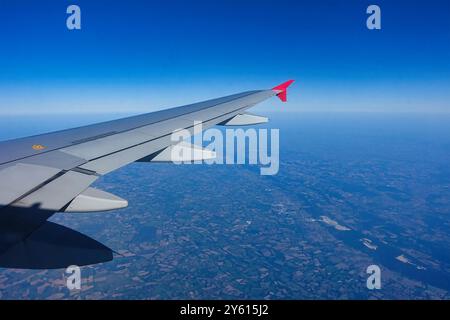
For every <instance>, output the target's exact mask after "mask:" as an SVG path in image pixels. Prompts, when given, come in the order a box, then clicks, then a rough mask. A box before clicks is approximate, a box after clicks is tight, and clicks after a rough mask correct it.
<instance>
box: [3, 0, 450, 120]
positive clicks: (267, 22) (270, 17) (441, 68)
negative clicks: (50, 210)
mask: <svg viewBox="0 0 450 320" xmlns="http://www.w3.org/2000/svg"><path fill="white" fill-rule="evenodd" d="M70 4H77V5H79V6H80V8H81V12H82V29H81V30H76V31H69V30H68V29H67V28H66V22H65V21H66V18H67V16H68V15H67V14H66V8H67V6H68V5H70ZM370 4H378V5H379V6H380V7H381V10H382V30H377V31H370V30H368V29H367V28H366V19H367V14H366V13H365V11H366V8H367V6H368V5H370ZM0 34H1V43H0V49H1V50H0V113H1V114H33V113H86V112H93V113H105V112H114V113H117V112H120V113H137V112H147V111H152V110H157V109H161V108H165V107H170V106H176V105H180V104H186V103H190V102H195V101H199V100H204V99H207V98H213V97H216V96H221V95H226V94H231V93H235V92H239V91H244V90H249V89H263V88H270V87H272V86H274V85H276V84H278V83H280V82H283V81H285V80H287V79H290V78H293V79H295V80H297V82H296V83H295V87H293V88H292V90H291V92H290V103H289V104H286V105H283V106H282V107H280V105H279V104H278V102H276V101H271V102H269V103H266V104H264V105H263V106H262V107H261V108H260V109H262V110H266V111H269V110H270V111H274V110H277V111H279V110H284V111H286V110H287V111H314V110H317V111H363V112H364V111H400V112H405V111H406V112H418V111H419V112H450V102H449V101H450V90H449V88H450V2H448V1H445V0H442V1H437V0H428V1H399V0H397V1H392V0H391V1H356V0H348V1H337V0H336V1H298V0H292V1H286V0H276V1H275V0H274V1H271V0H258V1H256V0H247V1H245V0H241V1H237V0H228V1H225V0H215V1H205V0H203V1H199V0H191V1H188V0H184V1H179V0H175V1H136V0H129V1H99V0H96V1H93V0H88V1H85V0H71V1H64V0H54V1H48V0H39V1H31V0H28V1H26V0H2V1H1V3H0Z"/></svg>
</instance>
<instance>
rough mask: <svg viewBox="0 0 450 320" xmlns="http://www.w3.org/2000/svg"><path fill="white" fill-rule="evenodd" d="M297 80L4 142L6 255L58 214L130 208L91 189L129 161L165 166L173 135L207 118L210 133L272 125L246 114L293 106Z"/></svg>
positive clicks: (0, 248)
mask: <svg viewBox="0 0 450 320" xmlns="http://www.w3.org/2000/svg"><path fill="white" fill-rule="evenodd" d="M292 82H293V81H292V80H290V81H287V82H285V83H283V84H281V85H279V86H276V87H274V88H272V89H270V90H257V91H248V92H242V93H238V94H234V95H230V96H226V97H222V98H218V99H213V100H208V101H204V102H200V103H195V104H190V105H186V106H181V107H176V108H172V109H167V110H163V111H157V112H152V113H147V114H143V115H138V116H132V117H128V118H124V119H119V120H113V121H108V122H103V123H99V124H94V125H88V126H84V127H79V128H74V129H68V130H63V131H57V132H52V133H47V134H42V135H37V136H32V137H26V138H21V139H15V140H9V141H4V142H0V150H1V151H0V255H2V254H4V255H7V252H8V250H10V248H12V247H17V245H18V244H19V245H23V243H24V241H27V240H29V239H32V238H33V236H34V234H35V233H36V232H37V231H39V229H42V226H43V225H44V224H45V223H46V221H47V219H48V218H49V217H50V216H52V215H53V214H54V213H56V212H90V211H105V210H112V209H117V208H122V207H125V206H127V201H126V200H124V199H121V198H119V197H117V196H114V195H112V194H109V193H107V192H104V191H101V190H96V189H93V188H90V187H89V186H90V185H91V184H92V183H93V182H94V181H95V180H97V179H98V178H99V177H100V176H102V175H105V174H107V173H109V172H111V171H114V170H116V169H118V168H120V167H122V166H125V165H127V164H129V163H132V162H135V161H152V160H153V161H160V160H162V161H164V160H165V157H164V156H163V154H164V150H168V148H170V147H171V146H172V144H173V142H172V141H171V134H172V133H173V132H174V131H176V130H180V129H187V130H189V131H192V132H193V131H194V129H195V126H196V123H198V122H199V121H201V123H202V129H207V128H209V127H212V126H215V125H218V124H221V125H246V124H255V123H259V122H264V119H265V120H266V118H262V117H258V116H253V115H248V114H246V113H245V111H246V110H247V109H249V108H251V107H253V106H254V105H256V104H258V103H260V102H262V101H264V100H266V99H268V98H271V97H273V96H275V95H276V96H278V97H279V98H280V99H281V100H282V101H286V91H287V87H288V86H289V85H290V84H291V83H292ZM261 119H262V120H261ZM166 158H167V157H166ZM47 229H49V228H48V227H47ZM42 232H43V231H42V230H41V233H42ZM50 240H51V239H50ZM53 240H54V239H53ZM20 250H22V251H23V250H24V248H21V249H20ZM3 264H5V263H3ZM6 265H8V263H6ZM1 266H2V262H1V258H0V267H1Z"/></svg>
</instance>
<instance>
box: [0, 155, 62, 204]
mask: <svg viewBox="0 0 450 320" xmlns="http://www.w3.org/2000/svg"><path fill="white" fill-rule="evenodd" d="M60 171H61V170H59V169H56V168H50V167H46V166H40V165H33V164H24V163H18V164H16V165H13V166H10V167H7V168H5V169H3V170H1V171H0V207H1V206H6V205H9V204H10V203H12V202H14V201H15V200H17V199H19V198H20V197H22V196H23V195H25V194H27V193H28V192H30V191H32V190H33V189H35V188H37V187H39V186H40V185H42V184H43V183H45V182H46V181H48V180H49V179H51V178H52V177H54V176H55V175H57V174H58V173H59V172H60Z"/></svg>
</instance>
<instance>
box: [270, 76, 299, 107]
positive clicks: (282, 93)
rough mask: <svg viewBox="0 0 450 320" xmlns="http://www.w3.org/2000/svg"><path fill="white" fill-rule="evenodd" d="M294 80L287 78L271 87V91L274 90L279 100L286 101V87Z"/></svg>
mask: <svg viewBox="0 0 450 320" xmlns="http://www.w3.org/2000/svg"><path fill="white" fill-rule="evenodd" d="M294 81H295V80H288V81H286V82H283V83H282V84H280V85H278V86H276V87H273V88H272V91H274V92H275V93H276V94H277V96H278V98H280V100H281V101H282V102H286V101H287V88H288V87H289V86H290V85H291V84H292V83H294Z"/></svg>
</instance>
